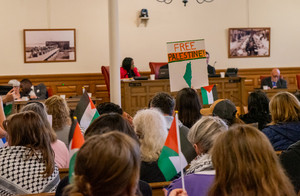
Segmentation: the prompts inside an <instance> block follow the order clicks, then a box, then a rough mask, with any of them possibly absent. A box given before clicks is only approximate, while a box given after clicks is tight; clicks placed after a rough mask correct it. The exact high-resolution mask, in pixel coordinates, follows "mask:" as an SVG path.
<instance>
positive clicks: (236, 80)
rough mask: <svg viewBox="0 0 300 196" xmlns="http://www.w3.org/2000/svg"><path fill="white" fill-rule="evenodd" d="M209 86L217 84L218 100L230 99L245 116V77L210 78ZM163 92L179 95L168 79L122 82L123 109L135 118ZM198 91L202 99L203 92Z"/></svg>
mask: <svg viewBox="0 0 300 196" xmlns="http://www.w3.org/2000/svg"><path fill="white" fill-rule="evenodd" d="M209 84H210V85H212V84H217V92H218V98H219V99H225V98H227V99H230V100H231V101H232V102H233V103H234V104H235V105H236V106H239V107H240V108H242V111H241V113H242V114H244V110H243V104H242V103H244V104H247V97H246V96H245V95H246V90H245V78H244V77H225V78H209ZM161 91H164V92H168V93H170V94H171V95H172V96H174V97H176V95H177V92H170V81H169V80H168V79H161V80H137V81H122V82H121V98H122V109H123V110H124V111H126V112H127V113H129V114H130V115H131V116H134V115H135V114H136V112H137V111H138V110H140V109H144V108H147V107H148V103H149V101H150V100H151V99H152V97H153V96H154V95H155V94H156V93H157V92H161ZM197 91H198V94H199V96H200V99H201V91H200V90H197ZM204 107H209V105H205V106H204Z"/></svg>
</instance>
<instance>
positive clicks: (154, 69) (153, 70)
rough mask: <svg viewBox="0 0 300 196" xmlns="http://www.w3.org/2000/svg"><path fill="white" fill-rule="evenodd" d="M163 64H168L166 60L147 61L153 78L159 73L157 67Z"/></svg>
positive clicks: (156, 77)
mask: <svg viewBox="0 0 300 196" xmlns="http://www.w3.org/2000/svg"><path fill="white" fill-rule="evenodd" d="M165 64H168V63H167V62H166V63H163V62H161V63H158V62H149V67H150V70H151V74H155V79H158V74H159V68H160V67H161V66H163V65H165Z"/></svg>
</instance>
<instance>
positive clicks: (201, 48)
mask: <svg viewBox="0 0 300 196" xmlns="http://www.w3.org/2000/svg"><path fill="white" fill-rule="evenodd" d="M167 49H168V62H169V75H170V88H171V92H174V91H179V90H181V89H182V88H186V87H191V86H193V88H195V89H200V88H201V87H202V86H208V73H207V65H206V51H205V45H204V39H199V40H189V41H179V42H167Z"/></svg>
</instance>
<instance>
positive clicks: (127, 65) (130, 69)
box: [120, 57, 141, 79]
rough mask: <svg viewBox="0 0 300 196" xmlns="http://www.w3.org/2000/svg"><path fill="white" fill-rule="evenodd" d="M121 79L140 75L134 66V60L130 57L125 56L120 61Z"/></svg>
mask: <svg viewBox="0 0 300 196" xmlns="http://www.w3.org/2000/svg"><path fill="white" fill-rule="evenodd" d="M120 74H121V79H123V78H133V77H134V76H141V75H140V73H139V71H138V69H137V68H136V67H135V66H134V61H133V59H132V58H130V57H126V58H125V59H124V60H123V62H122V67H121V68H120Z"/></svg>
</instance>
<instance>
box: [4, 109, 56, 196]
mask: <svg viewBox="0 0 300 196" xmlns="http://www.w3.org/2000/svg"><path fill="white" fill-rule="evenodd" d="M3 126H4V128H5V130H6V131H7V133H8V138H9V139H8V144H9V146H6V147H3V148H0V164H1V170H0V192H1V195H26V194H32V193H42V192H54V191H55V189H56V186H57V184H58V183H59V172H58V168H57V166H56V165H55V163H54V153H53V150H52V148H51V145H50V138H49V134H47V132H48V131H47V130H46V126H45V124H44V122H43V120H42V119H41V117H40V116H39V115H38V114H36V113H34V112H32V111H27V112H21V113H18V114H15V115H11V116H10V117H9V119H8V120H6V121H4V122H3Z"/></svg>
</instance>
